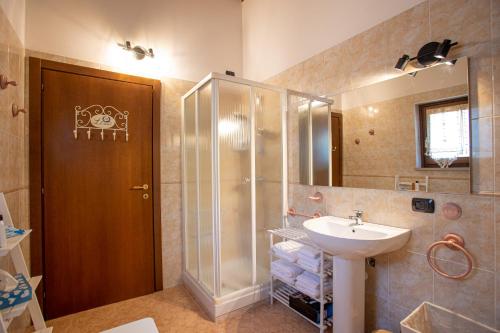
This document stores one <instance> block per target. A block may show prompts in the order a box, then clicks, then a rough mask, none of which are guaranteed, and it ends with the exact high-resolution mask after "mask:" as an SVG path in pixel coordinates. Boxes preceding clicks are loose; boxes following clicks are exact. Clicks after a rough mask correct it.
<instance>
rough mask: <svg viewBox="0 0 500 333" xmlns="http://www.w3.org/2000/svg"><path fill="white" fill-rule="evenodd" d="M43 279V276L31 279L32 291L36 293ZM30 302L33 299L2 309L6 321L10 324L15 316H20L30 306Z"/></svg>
mask: <svg viewBox="0 0 500 333" xmlns="http://www.w3.org/2000/svg"><path fill="white" fill-rule="evenodd" d="M41 280H42V276H35V277H32V278H31V279H30V280H29V284H30V286H31V292H32V293H35V290H36V288H37V287H38V285H39V284H40V281H41ZM30 302H31V300H29V301H27V302H24V303H21V304H17V305H14V306H12V307H9V308H6V309H3V310H0V312H1V313H2V317H3V319H4V320H5V321H8V322H9V324H10V321H11V320H12V319H13V318H15V317H18V316H20V315H21V314H22V313H23V312H24V311H25V310H26V308H27V307H28V304H29V303H30Z"/></svg>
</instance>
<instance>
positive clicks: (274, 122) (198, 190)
mask: <svg viewBox="0 0 500 333" xmlns="http://www.w3.org/2000/svg"><path fill="white" fill-rule="evenodd" d="M286 103H287V100H286V90H284V89H281V88H277V87H274V86H270V85H266V84H261V83H258V82H253V81H249V80H244V79H241V78H236V77H232V76H227V75H221V74H215V73H212V74H210V75H209V76H207V77H206V78H205V79H203V80H202V81H201V82H199V83H198V84H197V85H196V86H195V87H194V88H193V89H191V90H190V91H189V92H188V93H187V94H186V95H184V96H183V111H182V147H183V149H182V157H183V164H182V165H183V170H182V171H183V191H182V192H183V218H184V272H183V280H184V282H185V284H186V285H187V286H188V287H189V288H190V290H191V291H192V292H193V294H194V295H195V296H196V298H197V299H198V300H199V301H200V303H202V305H203V306H204V307H205V309H206V310H207V312H208V313H209V314H210V315H211V316H212V317H213V318H215V317H217V316H219V315H221V314H223V313H226V312H228V311H231V310H234V309H236V308H239V307H242V306H245V305H248V304H251V303H254V302H255V301H257V300H259V299H261V298H262V297H264V296H265V292H264V290H265V288H266V282H267V281H268V279H269V277H268V272H269V255H268V252H267V251H268V248H269V246H268V243H267V241H266V230H268V229H274V228H279V227H281V226H282V225H283V223H284V218H285V214H284V212H285V208H286V207H285V204H286V193H287V191H286V184H287V182H286V158H284V156H286V151H285V149H286V145H283V142H286V119H285V111H286Z"/></svg>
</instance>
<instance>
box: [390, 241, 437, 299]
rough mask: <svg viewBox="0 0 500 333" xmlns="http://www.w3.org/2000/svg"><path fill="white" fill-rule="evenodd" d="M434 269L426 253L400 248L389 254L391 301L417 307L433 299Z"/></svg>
mask: <svg viewBox="0 0 500 333" xmlns="http://www.w3.org/2000/svg"><path fill="white" fill-rule="evenodd" d="M432 281H433V280H432V270H431V268H430V267H429V265H428V263H427V259H426V257H425V256H424V255H419V254H414V253H410V252H407V251H405V250H399V251H396V252H393V253H390V254H389V301H390V302H391V303H394V304H399V305H401V306H405V307H406V308H410V309H413V308H416V307H417V306H418V305H419V304H420V303H422V302H423V301H430V302H432V300H433V294H432V293H433V291H432Z"/></svg>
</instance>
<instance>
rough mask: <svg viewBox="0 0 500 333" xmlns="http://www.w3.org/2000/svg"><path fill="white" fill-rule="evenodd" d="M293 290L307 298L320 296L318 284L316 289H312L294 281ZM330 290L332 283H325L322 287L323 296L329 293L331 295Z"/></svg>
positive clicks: (307, 285) (305, 284)
mask: <svg viewBox="0 0 500 333" xmlns="http://www.w3.org/2000/svg"><path fill="white" fill-rule="evenodd" d="M295 288H296V289H297V290H298V291H300V292H302V293H304V294H306V295H308V296H312V297H315V298H318V297H319V296H320V286H319V284H318V285H317V286H316V287H312V286H311V285H309V284H307V283H304V282H302V281H298V280H296V281H295ZM331 290H332V283H331V282H327V283H325V284H324V285H323V294H325V295H326V294H329V293H331Z"/></svg>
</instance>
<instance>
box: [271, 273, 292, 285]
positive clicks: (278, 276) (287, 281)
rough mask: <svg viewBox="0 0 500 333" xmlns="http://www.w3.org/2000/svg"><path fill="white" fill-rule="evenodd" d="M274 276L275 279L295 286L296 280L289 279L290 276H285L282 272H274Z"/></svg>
mask: <svg viewBox="0 0 500 333" xmlns="http://www.w3.org/2000/svg"><path fill="white" fill-rule="evenodd" d="M272 273H273V275H274V276H275V277H277V278H278V279H280V280H281V281H283V282H285V283H287V284H289V285H291V286H295V278H292V277H289V276H286V275H284V274H283V273H282V272H280V271H273V272H272Z"/></svg>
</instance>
